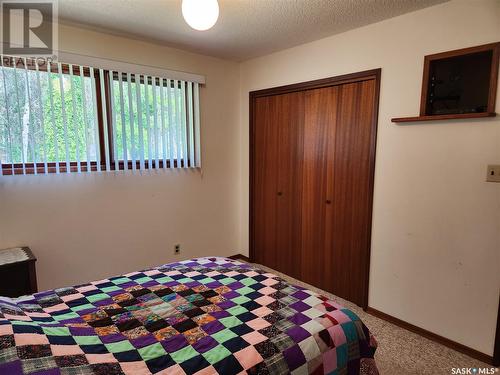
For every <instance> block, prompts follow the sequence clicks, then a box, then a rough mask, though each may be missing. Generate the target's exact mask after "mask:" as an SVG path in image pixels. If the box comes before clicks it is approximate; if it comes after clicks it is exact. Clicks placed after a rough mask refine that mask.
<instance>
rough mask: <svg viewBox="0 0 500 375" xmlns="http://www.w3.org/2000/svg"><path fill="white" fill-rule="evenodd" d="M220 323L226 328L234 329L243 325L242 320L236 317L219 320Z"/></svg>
mask: <svg viewBox="0 0 500 375" xmlns="http://www.w3.org/2000/svg"><path fill="white" fill-rule="evenodd" d="M219 321H220V322H221V323H222V324H223V325H224V327H226V328H233V327H236V326H239V325H240V324H242V323H243V322H242V321H241V320H239V319H238V318H236V317H234V316H228V317H227V318H222V319H219Z"/></svg>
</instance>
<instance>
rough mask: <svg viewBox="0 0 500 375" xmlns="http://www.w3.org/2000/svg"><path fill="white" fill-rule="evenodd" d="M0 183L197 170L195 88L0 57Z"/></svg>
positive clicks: (181, 83)
mask: <svg viewBox="0 0 500 375" xmlns="http://www.w3.org/2000/svg"><path fill="white" fill-rule="evenodd" d="M0 68H1V72H0V73H1V77H0V80H1V87H0V176H2V175H6V174H11V175H12V174H37V173H69V172H78V173H80V172H90V171H111V170H115V171H116V170H145V169H164V168H199V167H201V153H200V115H199V90H200V87H199V83H197V82H190V81H183V80H177V79H170V78H167V77H156V76H150V75H143V74H136V73H129V72H122V71H113V70H106V69H100V68H93V67H88V66H81V65H74V64H64V63H52V64H45V63H44V64H39V62H38V61H37V60H31V59H26V58H17V57H8V56H2V64H1V67H0Z"/></svg>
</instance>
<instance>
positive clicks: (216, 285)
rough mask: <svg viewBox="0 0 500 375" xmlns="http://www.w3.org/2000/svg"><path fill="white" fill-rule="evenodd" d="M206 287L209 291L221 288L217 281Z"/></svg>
mask: <svg viewBox="0 0 500 375" xmlns="http://www.w3.org/2000/svg"><path fill="white" fill-rule="evenodd" d="M206 285H207V288H210V289H215V288H218V287H220V286H222V284H221V283H219V282H218V281H212V282H210V283H208V284H206Z"/></svg>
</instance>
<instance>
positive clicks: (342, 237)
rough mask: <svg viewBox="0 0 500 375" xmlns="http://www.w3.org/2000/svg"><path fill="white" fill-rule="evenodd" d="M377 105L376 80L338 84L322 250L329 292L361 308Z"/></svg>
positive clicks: (364, 296)
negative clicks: (328, 203) (326, 227)
mask: <svg viewBox="0 0 500 375" xmlns="http://www.w3.org/2000/svg"><path fill="white" fill-rule="evenodd" d="M375 103H376V82H375V80H374V79H371V80H366V81H361V82H356V83H349V84H344V85H341V86H339V95H338V103H337V106H338V112H337V119H336V122H335V136H334V137H330V138H329V149H331V150H332V152H329V155H328V159H329V164H330V165H331V166H332V167H329V168H328V174H327V186H328V189H327V197H326V198H327V200H329V201H331V204H330V205H328V211H327V220H328V221H329V222H331V225H330V226H329V228H330V230H329V231H327V236H326V237H325V248H324V251H325V252H326V253H327V254H329V255H328V256H329V257H330V260H331V261H329V262H328V264H329V265H330V267H331V268H330V270H325V272H324V274H325V275H328V276H327V277H329V278H330V279H329V280H330V284H329V285H330V286H331V288H327V290H331V291H332V292H333V293H334V294H336V295H338V296H339V297H343V298H346V299H348V300H350V301H352V302H355V303H357V304H358V305H361V306H363V305H365V304H366V303H367V296H368V290H367V286H368V280H367V278H368V268H369V261H370V234H371V213H372V197H373V170H374V164H373V163H374V160H375V158H374V153H375V132H376V127H375V121H374V116H375V115H376V108H375ZM330 159H331V160H330ZM327 268H328V267H327ZM327 281H328V280H327Z"/></svg>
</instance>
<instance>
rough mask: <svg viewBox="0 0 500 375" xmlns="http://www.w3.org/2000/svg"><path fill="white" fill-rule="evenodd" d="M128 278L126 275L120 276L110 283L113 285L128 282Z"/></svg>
mask: <svg viewBox="0 0 500 375" xmlns="http://www.w3.org/2000/svg"><path fill="white" fill-rule="evenodd" d="M129 281H130V279H129V278H128V277H120V278H119V279H116V280H113V281H112V283H113V284H115V285H120V284H125V283H128V282H129Z"/></svg>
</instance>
